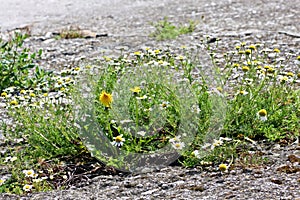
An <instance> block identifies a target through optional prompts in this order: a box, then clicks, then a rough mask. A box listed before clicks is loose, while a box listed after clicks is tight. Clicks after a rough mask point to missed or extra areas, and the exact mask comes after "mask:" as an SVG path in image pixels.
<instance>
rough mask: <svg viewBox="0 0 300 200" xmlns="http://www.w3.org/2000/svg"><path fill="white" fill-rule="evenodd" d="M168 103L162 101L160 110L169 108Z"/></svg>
mask: <svg viewBox="0 0 300 200" xmlns="http://www.w3.org/2000/svg"><path fill="white" fill-rule="evenodd" d="M169 105H170V102H168V101H164V102H162V103H161V104H160V107H161V109H166V108H167V107H169Z"/></svg>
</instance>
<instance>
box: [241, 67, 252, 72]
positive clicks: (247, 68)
mask: <svg viewBox="0 0 300 200" xmlns="http://www.w3.org/2000/svg"><path fill="white" fill-rule="evenodd" d="M242 70H243V72H247V71H249V70H250V69H249V67H248V66H243V67H242Z"/></svg>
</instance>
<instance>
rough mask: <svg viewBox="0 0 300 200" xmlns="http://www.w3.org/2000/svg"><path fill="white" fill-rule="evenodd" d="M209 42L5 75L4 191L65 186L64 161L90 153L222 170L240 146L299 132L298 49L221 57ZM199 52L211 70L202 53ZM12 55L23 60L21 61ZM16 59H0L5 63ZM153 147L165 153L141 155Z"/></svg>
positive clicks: (247, 47) (238, 51) (118, 162)
mask: <svg viewBox="0 0 300 200" xmlns="http://www.w3.org/2000/svg"><path fill="white" fill-rule="evenodd" d="M20 42H21V41H19V40H16V41H14V44H11V45H12V46H14V45H16V44H19V43H20ZM203 45H204V46H205V49H202V48H200V47H199V46H197V47H191V48H186V47H183V48H180V49H169V48H165V49H154V50H152V49H150V48H146V49H144V50H143V51H137V52H134V53H131V54H129V55H125V54H123V55H121V56H120V57H118V58H113V57H109V56H104V57H103V59H102V60H101V61H100V63H99V65H98V66H84V67H74V68H73V69H69V70H63V71H61V72H60V73H58V74H55V75H54V74H51V75H49V74H47V73H45V74H44V75H41V77H40V78H41V79H43V78H46V77H47V79H43V80H48V81H44V82H42V83H40V84H36V85H35V84H25V85H22V84H21V83H22V79H21V80H20V82H15V79H8V80H10V81H7V82H5V85H3V89H2V92H1V101H2V102H3V103H5V104H6V109H7V110H8V113H9V114H10V116H11V117H13V121H12V122H11V123H8V122H7V121H6V122H5V123H4V122H3V124H2V133H3V135H4V136H5V137H4V138H5V139H4V142H3V145H2V146H3V147H5V148H4V149H2V152H1V154H2V156H1V158H0V164H1V165H0V167H1V174H0V192H8V193H16V194H24V193H30V192H38V191H46V190H50V189H54V188H63V187H64V186H66V184H64V183H66V180H68V179H69V178H72V177H71V176H72V175H71V174H67V173H64V172H63V171H62V169H64V166H66V165H68V163H64V161H65V158H66V157H71V158H72V157H73V156H75V155H77V156H78V155H81V154H82V155H86V153H91V154H92V156H94V157H96V158H97V159H99V160H100V161H104V162H105V163H106V164H107V165H110V166H114V167H116V168H119V169H120V168H122V167H125V169H126V170H128V169H132V168H131V167H132V166H133V169H135V168H136V167H137V166H149V165H151V164H154V165H156V164H159V163H163V164H170V163H164V162H163V161H164V160H165V159H166V160H169V161H170V160H172V159H174V158H175V159H176V160H177V161H178V163H179V164H182V165H184V166H195V165H201V166H206V165H209V166H219V169H220V170H222V171H224V172H225V171H227V170H228V169H229V168H230V166H231V165H232V164H233V163H234V160H235V159H236V158H237V157H238V152H237V151H236V149H237V147H238V146H239V145H241V144H244V143H248V142H249V141H250V142H251V143H255V141H257V140H261V139H267V140H271V141H278V140H281V139H294V138H296V137H298V136H299V132H298V130H299V128H300V127H299V114H300V113H299V112H300V107H299V79H300V75H299V65H300V64H299V63H300V56H298V57H297V55H284V54H283V53H282V52H280V50H279V49H272V50H270V49H267V48H266V47H264V46H263V45H260V44H246V43H241V44H238V45H237V46H233V47H232V48H233V49H234V50H233V51H228V52H226V53H222V54H220V53H219V50H218V41H217V43H214V44H211V43H207V42H205V41H204V42H203ZM4 48H6V47H4ZM4 48H3V49H4ZM10 50H11V49H4V50H3V52H4V53H3V55H6V54H5V52H8V51H10ZM26 51H27V50H26ZM203 52H207V53H208V54H209V55H210V56H209V59H210V60H211V63H212V64H211V69H212V71H205V69H206V68H205V67H206V66H204V65H203V63H201V60H200V61H199V59H198V58H199V57H198V56H197V55H199V54H200V53H202V54H203ZM25 54H26V53H25ZM16 55H19V54H16ZM16 55H15V56H16ZM26 55H27V54H26ZM20 56H21V57H22V56H23V55H20ZM33 59H34V57H31V58H30V61H26V62H27V63H34V60H33ZM15 60H21V61H22V62H21V61H20V63H19V64H18V65H17V67H18V68H20V67H22V66H23V65H22V64H21V63H23V60H24V59H23V60H22V59H15ZM25 60H26V59H25ZM10 61H11V59H10V56H2V57H1V63H9V62H10ZM7 66H8V65H7ZM9 66H12V65H9ZM11 68H14V67H11ZM209 73H214V76H213V77H208V76H209ZM2 76H3V75H2ZM23 76H27V73H24V74H23ZM28 76H29V75H28ZM41 79H38V80H41ZM215 79H217V81H216V82H214V83H212V82H209V81H210V80H215ZM82 80H85V81H82ZM87 80H88V81H87ZM11 81H12V82H11ZM1 86H2V85H1ZM25 86H26V87H25ZM222 100H226V104H222V102H223V101H222ZM216 113H217V114H216ZM94 119H95V120H94ZM153 152H159V155H164V156H162V157H155V156H154V159H152V160H151V159H150V158H149V157H147V156H146V157H143V155H149V154H151V153H153ZM166 152H171V154H172V155H174V157H166V155H165V154H164V153H166ZM176 153H177V154H176ZM140 155H142V156H140ZM137 158H138V159H137ZM130 161H131V162H132V163H130ZM156 161H157V162H156ZM173 161H174V160H173ZM244 162H245V165H248V164H251V165H253V164H260V163H263V162H264V158H260V157H259V156H258V157H251V158H250V157H249V159H245V161H244ZM253 162H256V163H253ZM124 163H126V165H125V166H124ZM225 163H226V164H225ZM130 164H132V166H130ZM219 164H221V165H219Z"/></svg>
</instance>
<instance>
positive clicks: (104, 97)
mask: <svg viewBox="0 0 300 200" xmlns="http://www.w3.org/2000/svg"><path fill="white" fill-rule="evenodd" d="M99 100H100V102H101V103H102V104H103V105H104V106H106V107H110V104H111V103H112V101H113V97H112V95H111V94H109V93H106V92H105V91H102V93H101V94H100V96H99Z"/></svg>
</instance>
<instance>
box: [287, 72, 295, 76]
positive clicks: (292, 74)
mask: <svg viewBox="0 0 300 200" xmlns="http://www.w3.org/2000/svg"><path fill="white" fill-rule="evenodd" d="M286 75H287V76H290V77H293V76H294V73H293V72H288V73H287V74H286Z"/></svg>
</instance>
